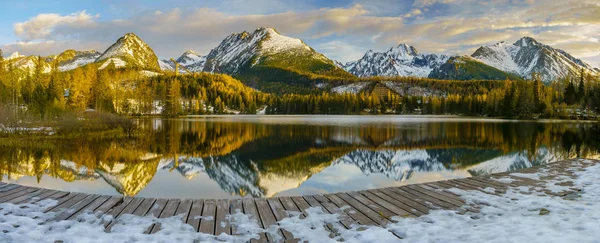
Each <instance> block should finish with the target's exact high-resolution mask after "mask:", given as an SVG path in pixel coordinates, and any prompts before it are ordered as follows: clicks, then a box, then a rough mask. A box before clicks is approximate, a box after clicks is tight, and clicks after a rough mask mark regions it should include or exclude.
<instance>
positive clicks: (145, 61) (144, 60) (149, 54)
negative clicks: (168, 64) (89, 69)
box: [96, 33, 160, 70]
mask: <svg viewBox="0 0 600 243" xmlns="http://www.w3.org/2000/svg"><path fill="white" fill-rule="evenodd" d="M110 61H112V62H114V63H115V66H117V67H120V66H129V67H141V68H143V69H149V70H160V66H159V62H158V58H157V57H156V54H154V51H153V50H152V48H150V46H148V44H146V43H145V42H144V41H142V39H140V38H139V37H138V36H136V35H135V34H134V33H127V34H125V36H123V37H121V38H119V39H118V40H117V42H115V43H114V44H112V45H111V46H110V47H109V48H108V49H106V51H104V53H102V55H100V57H98V58H97V59H96V62H98V63H102V64H101V66H100V67H101V69H102V67H106V66H107V65H108V63H109V62H110Z"/></svg>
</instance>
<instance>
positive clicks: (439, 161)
mask: <svg viewBox="0 0 600 243" xmlns="http://www.w3.org/2000/svg"><path fill="white" fill-rule="evenodd" d="M139 123H140V125H141V127H142V128H143V130H144V131H145V132H144V135H143V136H141V137H142V138H141V139H137V140H135V141H114V140H110V139H98V140H97V141H69V142H65V143H64V144H55V145H53V146H47V147H45V146H41V148H40V146H36V147H35V148H33V147H32V148H28V147H26V146H25V147H23V146H20V147H18V148H17V147H2V146H0V166H1V167H0V169H1V170H0V172H1V173H2V175H3V176H2V180H3V181H5V182H11V183H18V184H22V185H29V186H36V187H43V188H51V189H59V190H66V191H75V192H86V193H97V194H106V195H119V194H122V195H129V196H132V195H137V196H144V197H161V198H233V197H241V196H245V197H273V196H290V195H307V194H319V193H331V192H340V191H351V190H362V189H371V188H378V187H386V186H394V185H404V184H411V183H421V182H428V181H437V180H444V179H451V178H462V177H469V176H473V175H479V174H488V173H496V172H504V171H509V170H516V169H521V168H526V167H530V166H533V165H539V164H546V163H551V162H554V161H559V160H563V159H567V158H574V157H587V158H597V157H598V151H599V147H600V142H599V139H598V137H599V136H600V129H599V127H598V124H597V123H590V122H563V121H538V122H526V121H506V120H491V119H473V118H453V117H428V116H412V117H411V116H209V117H194V118H188V119H171V120H166V119H159V118H153V119H149V118H148V119H141V120H139Z"/></svg>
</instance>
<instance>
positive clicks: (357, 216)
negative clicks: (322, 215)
mask: <svg viewBox="0 0 600 243" xmlns="http://www.w3.org/2000/svg"><path fill="white" fill-rule="evenodd" d="M324 197H326V198H327V199H329V201H331V202H332V203H333V204H335V205H336V206H337V207H338V209H343V211H344V213H346V214H347V215H348V216H350V217H351V218H352V219H354V221H356V223H359V224H365V225H378V223H376V222H375V221H373V220H372V219H370V218H369V217H367V216H366V215H364V214H363V213H362V212H361V211H360V210H356V209H354V208H353V207H351V206H350V205H349V204H348V203H347V202H345V201H344V200H342V199H341V198H339V197H338V196H337V195H334V194H326V195H324ZM315 198H317V199H318V198H319V197H317V196H315ZM322 203H323V202H321V204H322Z"/></svg>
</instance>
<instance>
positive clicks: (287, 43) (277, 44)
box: [261, 28, 310, 53]
mask: <svg viewBox="0 0 600 243" xmlns="http://www.w3.org/2000/svg"><path fill="white" fill-rule="evenodd" d="M261 34H263V35H268V36H269V37H270V38H268V39H266V40H265V41H263V42H262V46H261V47H262V49H263V50H264V51H266V52H271V53H278V52H282V51H286V50H290V49H295V48H304V49H306V50H307V51H310V47H308V46H307V45H304V43H302V41H301V40H300V39H296V38H292V37H287V36H283V35H280V34H279V33H277V31H275V30H274V29H272V28H265V29H264V30H263V32H262V33H261Z"/></svg>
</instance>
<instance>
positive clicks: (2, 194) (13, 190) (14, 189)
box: [0, 185, 27, 199]
mask: <svg viewBox="0 0 600 243" xmlns="http://www.w3.org/2000/svg"><path fill="white" fill-rule="evenodd" d="M26 189H27V187H24V186H19V185H11V186H9V187H7V188H5V190H2V192H0V199H2V198H4V197H7V196H10V195H13V194H15V193H18V192H21V191H24V190H26Z"/></svg>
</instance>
